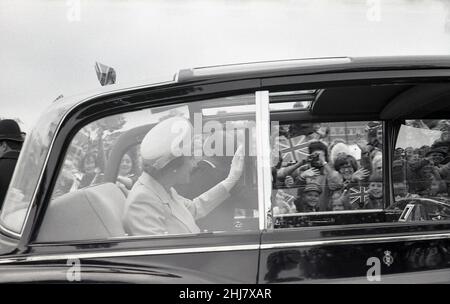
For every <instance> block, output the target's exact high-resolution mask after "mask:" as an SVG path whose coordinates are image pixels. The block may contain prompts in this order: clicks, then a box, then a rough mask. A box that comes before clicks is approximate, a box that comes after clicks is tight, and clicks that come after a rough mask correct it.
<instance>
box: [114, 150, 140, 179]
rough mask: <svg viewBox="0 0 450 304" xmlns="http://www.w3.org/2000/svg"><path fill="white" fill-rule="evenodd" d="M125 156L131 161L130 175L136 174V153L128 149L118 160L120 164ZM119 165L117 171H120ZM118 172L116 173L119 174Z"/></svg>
mask: <svg viewBox="0 0 450 304" xmlns="http://www.w3.org/2000/svg"><path fill="white" fill-rule="evenodd" d="M125 155H128V157H129V158H130V160H131V169H130V173H132V174H136V173H137V172H138V168H137V152H136V149H134V147H133V149H130V150H128V151H127V152H125V153H124V154H123V155H122V158H121V159H120V163H122V160H123V158H124V157H125ZM120 163H119V171H120ZM119 171H118V172H119Z"/></svg>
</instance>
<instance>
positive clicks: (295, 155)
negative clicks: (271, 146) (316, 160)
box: [279, 135, 310, 162]
mask: <svg viewBox="0 0 450 304" xmlns="http://www.w3.org/2000/svg"><path fill="white" fill-rule="evenodd" d="M309 143H310V141H306V136H304V135H300V136H297V137H292V138H286V137H284V136H282V137H281V138H280V139H279V146H280V148H279V149H280V152H281V157H282V158H283V162H299V161H302V160H304V159H306V158H307V157H308V156H309V153H308V146H309Z"/></svg>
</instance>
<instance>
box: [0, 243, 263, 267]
mask: <svg viewBox="0 0 450 304" xmlns="http://www.w3.org/2000/svg"><path fill="white" fill-rule="evenodd" d="M245 250H259V244H253V245H232V246H214V247H194V248H170V249H152V250H126V251H110V252H86V253H69V254H48V255H36V256H24V257H15V258H14V257H12V258H5V259H1V258H0V264H10V263H16V262H39V261H53V260H68V259H90V258H113V257H130V256H145V255H168V254H183V253H203V252H228V251H245Z"/></svg>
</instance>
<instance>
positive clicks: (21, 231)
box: [0, 81, 175, 238]
mask: <svg viewBox="0 0 450 304" xmlns="http://www.w3.org/2000/svg"><path fill="white" fill-rule="evenodd" d="M171 83H175V81H167V82H164V84H171ZM159 85H161V83H154V84H149V85H142V86H136V87H130V88H125V89H118V90H112V91H109V92H103V93H100V94H97V95H93V96H90V97H87V98H84V99H82V100H80V101H79V102H77V103H76V104H74V105H72V107H70V109H69V110H67V111H66V113H64V115H63V116H62V117H61V119H60V120H59V123H58V126H57V127H56V129H55V133H54V134H53V138H52V141H51V142H50V145H49V148H48V152H47V156H46V157H45V160H44V163H43V166H42V168H41V172H40V174H39V179H38V182H37V185H36V188H35V189H34V192H33V196H32V197H31V201H30V205H29V206H28V210H27V214H26V216H25V220H24V222H23V224H22V228H21V230H20V233H17V232H13V231H11V230H9V229H8V228H6V227H4V226H3V225H1V222H0V230H3V231H5V232H7V233H10V234H12V235H14V236H15V237H17V238H21V237H22V234H23V231H24V229H25V227H26V225H27V222H28V218H29V216H30V213H31V209H32V208H31V206H32V205H33V204H34V202H35V199H36V195H37V190H38V189H39V187H40V186H41V183H42V177H43V176H44V171H45V168H46V167H47V164H48V159H49V157H50V153H51V151H52V149H53V146H54V143H55V140H56V136H57V134H58V133H59V131H60V129H61V125H62V123H63V122H64V121H65V119H66V117H67V116H68V115H69V114H70V113H71V112H72V111H73V109H74V108H76V107H78V106H79V105H80V104H82V103H84V102H87V101H89V100H92V99H96V98H101V97H105V96H108V95H113V94H117V93H123V92H127V91H132V90H137V89H144V88H152V87H157V86H159ZM35 127H36V126H35ZM35 127H33V129H34V128H35Z"/></svg>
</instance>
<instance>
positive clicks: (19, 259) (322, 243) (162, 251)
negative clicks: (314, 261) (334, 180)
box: [0, 233, 450, 264]
mask: <svg viewBox="0 0 450 304" xmlns="http://www.w3.org/2000/svg"><path fill="white" fill-rule="evenodd" d="M448 238H450V233H439V234H428V235H427V234H425V235H423V234H422V235H405V236H392V237H373V238H359V239H339V240H328V241H326V240H325V241H306V242H292V243H272V244H263V245H258V244H249V245H232V246H213V247H193V248H170V249H153V250H124V251H112V252H86V253H68V254H47V255H36V256H19V257H9V258H0V264H11V263H18V262H39V261H54V260H68V259H76V258H78V259H90V258H113V257H130V256H145V255H168V254H185V253H205V252H228V251H245V250H258V249H282V248H292V247H297V248H298V247H315V246H326V245H346V244H366V243H381V242H395V241H422V240H436V239H448Z"/></svg>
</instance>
